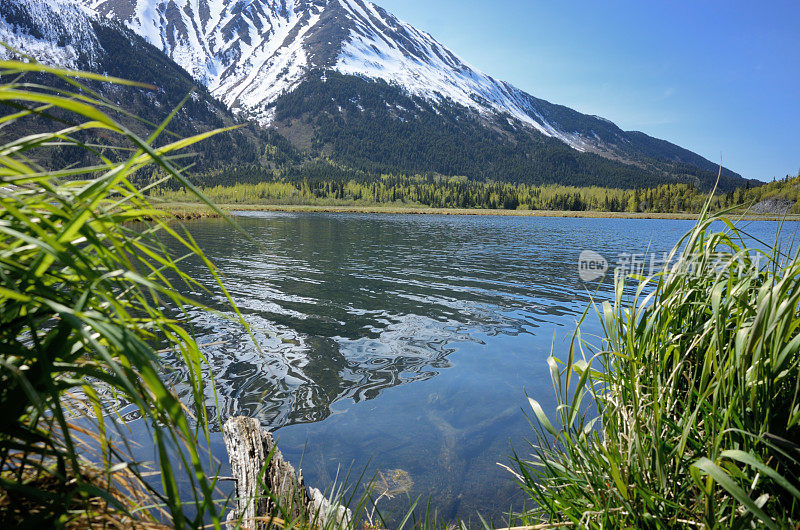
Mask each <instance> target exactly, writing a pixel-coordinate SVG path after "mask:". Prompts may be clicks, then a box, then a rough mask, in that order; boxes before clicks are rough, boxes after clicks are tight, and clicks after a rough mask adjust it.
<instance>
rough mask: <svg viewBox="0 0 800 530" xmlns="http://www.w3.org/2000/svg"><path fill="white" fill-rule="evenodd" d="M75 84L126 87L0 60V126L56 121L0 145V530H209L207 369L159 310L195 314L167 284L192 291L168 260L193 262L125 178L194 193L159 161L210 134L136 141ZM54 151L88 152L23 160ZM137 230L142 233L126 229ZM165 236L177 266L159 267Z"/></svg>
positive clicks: (182, 331) (212, 508)
mask: <svg viewBox="0 0 800 530" xmlns="http://www.w3.org/2000/svg"><path fill="white" fill-rule="evenodd" d="M26 73H27V74H28V75H30V74H35V75H37V79H41V78H42V77H43V76H45V75H51V76H52V78H53V80H54V81H57V82H58V83H59V86H71V87H73V88H74V90H73V91H68V90H64V89H60V90H57V89H54V88H51V87H49V86H45V85H42V84H35V83H31V82H26V78H25V74H26ZM81 78H82V79H92V80H94V81H102V82H109V83H120V84H128V85H131V83H129V82H126V81H123V80H119V79H111V78H107V77H103V76H98V75H95V74H89V73H79V72H68V71H63V70H58V69H54V68H48V67H44V66H42V65H39V64H35V63H32V62H14V61H6V62H0V80H1V81H0V103H2V104H4V105H5V106H7V107H11V108H12V109H14V110H12V111H11V113H6V114H4V115H3V116H2V117H0V127H3V126H7V125H9V124H11V123H13V122H15V121H17V120H25V119H50V118H51V117H53V116H56V117H57V119H56V120H52V121H51V123H53V127H54V128H57V130H54V131H53V132H49V133H42V134H32V135H28V136H24V137H19V138H13V139H5V140H4V142H3V144H2V145H1V146H0V350H1V351H2V353H0V472H1V473H0V490H1V491H0V493H2V495H1V496H2V497H3V502H0V526H3V527H10V526H16V525H22V526H25V527H30V528H36V527H49V526H63V525H70V524H71V525H75V524H89V523H90V522H92V521H94V522H95V523H97V524H102V522H103V520H104V518H109V517H111V514H116V515H115V517H116V518H117V519H116V520H117V521H118V522H119V521H127V523H125V524H133V521H136V522H137V524H139V525H141V524H145V523H147V522H149V523H150V524H156V522H157V521H163V520H168V521H169V522H170V524H172V525H174V526H176V527H187V526H192V527H199V526H201V525H202V524H204V523H206V522H210V523H211V524H212V525H214V526H217V527H219V525H220V509H219V508H218V506H217V505H216V504H215V495H216V497H217V500H218V497H219V493H218V492H216V490H215V482H216V478H215V470H214V468H213V466H212V464H211V462H209V461H206V460H205V458H204V457H203V456H202V455H201V453H200V450H199V449H198V447H199V446H200V445H202V443H201V442H202V441H204V440H206V441H207V437H208V433H209V430H208V423H207V421H206V408H205V403H204V396H205V395H206V394H205V386H206V384H207V383H205V382H204V373H203V367H204V364H205V359H204V357H203V353H202V352H201V351H200V348H199V347H198V345H197V343H196V342H195V340H194V338H193V337H192V336H191V334H190V332H189V331H188V330H187V329H186V328H185V327H184V326H183V325H182V324H181V322H179V321H177V320H174V319H173V318H170V317H168V316H167V314H166V311H167V310H168V308H169V310H171V311H173V313H174V312H175V311H177V312H178V314H179V312H180V311H181V309H182V308H183V307H185V306H189V305H195V304H194V302H192V301H191V300H188V299H186V298H184V297H183V296H182V295H181V294H179V293H180V292H181V291H186V289H181V288H176V286H175V285H173V282H180V283H181V284H195V282H194V280H193V279H192V278H190V277H189V276H187V275H186V274H184V273H183V272H182V271H181V269H180V267H179V262H180V260H181V259H183V258H184V257H187V256H195V257H199V258H201V259H203V260H205V258H204V257H203V253H202V251H201V250H200V249H199V248H198V247H197V246H196V245H195V243H194V241H193V240H192V239H191V237H190V236H189V235H188V233H181V232H179V231H178V230H177V229H176V226H175V225H174V224H171V223H170V222H169V220H170V219H171V216H168V215H167V214H165V213H163V212H161V211H159V210H156V209H154V208H152V207H151V206H150V205H149V203H148V201H147V200H146V198H145V196H144V195H143V193H145V192H146V190H140V189H136V188H135V187H134V186H133V185H132V184H131V182H130V180H129V178H130V177H131V176H132V175H133V174H134V173H135V172H136V171H137V170H139V169H141V168H143V167H144V166H147V165H151V164H156V165H158V166H160V168H161V170H162V171H163V172H164V174H165V175H167V176H166V177H165V178H170V179H176V180H177V181H178V182H179V183H180V184H181V185H182V186H184V188H185V189H190V190H191V189H194V188H193V187H192V185H191V183H189V182H188V181H187V180H186V179H185V178H184V177H183V175H182V174H181V171H180V170H179V169H178V168H177V167H176V166H175V165H173V161H172V159H171V158H170V157H171V156H172V154H173V153H175V152H177V151H179V150H181V149H183V148H185V147H187V146H190V145H192V144H194V143H196V142H198V141H200V140H203V139H204V138H207V137H209V136H211V135H213V134H217V133H218V132H220V131H211V132H207V133H204V134H200V135H197V136H195V137H192V138H187V139H182V140H178V141H174V142H171V143H161V144H160V146H159V147H155V145H156V141H157V140H159V136H160V135H161V133H162V132H163V131H164V130H165V128H166V126H167V125H168V121H169V119H168V120H167V122H165V123H164V124H162V125H161V126H160V127H158V128H156V130H155V131H154V132H153V134H152V135H151V136H150V137H149V138H147V139H143V138H140V137H138V136H137V135H135V134H133V133H132V132H131V131H130V130H129V129H128V128H126V127H125V126H124V125H123V124H122V123H121V122H119V121H117V120H116V119H115V118H113V117H112V116H113V115H115V114H117V115H122V114H124V113H122V112H121V111H119V109H116V108H115V107H114V106H113V105H111V104H110V102H108V101H106V100H104V99H103V98H101V97H100V96H99V95H97V94H95V93H93V92H92V90H91V89H89V88H88V87H87V86H85V85H82V84H81V83H80V82H79V81H78V79H81ZM55 84H56V83H55V82H54V83H53V86H55ZM141 88H143V89H146V88H147V87H144V86H142V87H141ZM175 112H177V109H176V111H175ZM174 114H175V113H174V112H173V114H172V115H170V118H171V117H172V116H174ZM1 130H2V129H0V131H1ZM86 138H95V139H96V138H109V139H110V140H109V145H97V144H88V143H86V142H87V140H86ZM64 146H72V147H74V148H77V149H86V150H88V151H90V152H91V153H92V154H93V159H94V163H93V165H91V166H87V167H67V168H60V169H55V170H54V169H44V168H42V167H40V166H39V165H38V164H37V163H36V162H35V161H34V159H32V158H31V157H30V156H29V155H30V153H32V152H35V153H37V154H41V153H46V150H47V149H50V148H63V147H64ZM198 199H199V200H204V198H203V197H202V196H201V195H200V194H198ZM204 202H206V203H207V204H208V206H209V207H210V208H212V209H215V207H214V206H212V205H211V204H210V203H208V201H204ZM145 218H146V219H149V221H148V222H147V223H146V225H145V226H144V228H143V229H142V227H141V226H137V227H133V226H132V225H131V223H130V221H135V220H141V219H145ZM167 240H172V243H173V244H175V243H177V245H178V246H179V247H180V248H182V249H183V251H184V252H185V255H184V256H174V255H171V254H170V253H169V252H168V251H167V248H166V246H165V241H167ZM205 263H206V264H207V265H208V268H209V270H211V271H212V273H213V274H214V276H215V277H216V278H217V279H219V277H218V276H217V274H216V271H215V269H214V267H213V266H212V265H211V264H210V263H209V262H208V260H205ZM218 287H219V288H220V289H221V290H222V291H223V292H224V288H223V287H222V284H221V282H220V283H219V285H218ZM165 344H166V346H168V347H171V348H175V349H177V350H178V351H180V353H181V357H182V359H183V361H184V363H185V365H186V368H188V374H189V380H188V381H186V383H187V384H188V385H189V387H190V388H191V395H192V400H191V405H190V406H186V405H185V404H182V403H181V401H180V400H179V399H178V397H177V396H176V395H175V393H174V392H173V391H172V389H171V388H169V387H168V386H167V385H166V384H165V383H164V381H163V379H162V375H163V371H162V367H161V366H160V365H159V361H158V356H157V353H156V349H155V348H156V345H158V346H160V347H164V345H165ZM120 402H122V403H128V404H129V407H130V408H132V409H135V410H137V411H138V413H139V414H141V416H142V417H143V418H144V421H145V422H147V425H148V426H149V429H150V433H151V434H152V443H153V446H154V452H155V453H156V454H157V459H156V460H157V461H156V464H155V465H156V469H155V470H154V471H155V472H156V474H157V475H158V476H160V478H161V487H160V488H154V487H151V486H149V485H148V482H147V481H146V480H144V476H143V473H144V472H146V471H148V470H147V469H146V468H144V467H143V466H141V465H137V464H136V463H134V461H133V458H132V456H131V447H130V446H129V445H128V442H127V441H126V435H128V436H129V433H128V432H127V428H126V427H125V424H124V422H123V421H122V419H121V418H120V417H119V411H118V410H116V408H115V404H117V403H120ZM112 440H116V442H113V441H112ZM150 471H153V470H150ZM179 483H181V484H182V487H179ZM187 491H189V492H190V494H189V496H188V498H185V497H182V496H181V492H184V493H185V492H187ZM144 503H147V504H146V505H145V504H144ZM187 504H190V505H191V510H189V511H187V510H186V509H185V506H186V505H187ZM148 505H149V507H148Z"/></svg>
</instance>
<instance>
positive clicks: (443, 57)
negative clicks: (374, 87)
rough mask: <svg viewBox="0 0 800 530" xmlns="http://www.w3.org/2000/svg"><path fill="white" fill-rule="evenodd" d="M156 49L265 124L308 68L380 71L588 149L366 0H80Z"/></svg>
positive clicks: (589, 142) (530, 101) (373, 74)
mask: <svg viewBox="0 0 800 530" xmlns="http://www.w3.org/2000/svg"><path fill="white" fill-rule="evenodd" d="M81 1H83V2H84V4H85V5H87V6H88V7H91V8H92V9H95V10H97V11H98V12H99V13H101V14H102V15H104V16H107V17H111V18H116V19H119V20H121V21H123V22H124V23H125V24H126V25H127V26H128V27H129V28H131V29H132V30H134V31H136V32H137V33H139V34H140V35H142V36H143V37H144V38H146V39H147V40H148V41H149V42H150V43H151V44H154V45H155V46H157V47H159V48H160V49H162V50H163V51H164V52H165V53H166V54H167V55H169V56H170V57H171V58H172V59H173V60H175V62H177V63H178V64H180V65H181V66H182V67H183V68H185V69H186V70H187V71H188V72H189V73H191V74H192V75H193V76H194V77H195V78H196V79H197V80H198V81H200V82H201V83H203V84H204V85H206V86H207V87H208V89H209V90H210V91H211V93H212V94H213V95H214V96H216V97H217V98H219V99H221V100H222V101H223V102H225V103H226V104H227V105H228V106H229V107H230V108H232V109H233V110H235V111H238V112H243V113H245V114H247V115H249V116H251V117H254V118H256V119H258V120H259V121H260V122H261V123H263V124H268V123H269V122H270V120H271V118H272V113H271V108H272V106H273V104H274V102H275V101H276V100H277V98H278V97H280V95H281V94H283V93H286V92H288V91H291V90H293V89H294V88H296V87H297V85H298V84H299V83H300V82H302V80H303V79H304V76H305V75H306V73H307V72H308V71H309V70H311V69H313V68H325V69H334V70H338V71H339V72H341V73H344V74H351V75H359V76H363V77H368V78H373V79H383V80H386V81H388V82H390V83H396V84H398V85H400V86H402V87H403V88H404V89H405V90H406V91H408V92H409V93H412V94H415V95H418V96H422V97H425V98H427V99H430V100H435V101H444V100H450V101H452V102H455V103H458V104H461V105H464V106H466V107H470V108H472V109H474V110H476V111H477V112H480V113H483V114H498V113H500V114H507V115H509V116H510V117H512V118H515V119H517V120H520V121H521V122H523V123H525V124H527V125H528V126H531V127H533V128H535V129H537V130H538V131H539V132H541V133H543V134H545V135H547V136H553V137H556V138H559V139H561V140H563V141H564V142H566V143H568V144H569V145H571V146H572V147H574V148H576V149H578V150H581V151H583V150H587V149H592V147H593V144H595V143H597V142H596V139H595V138H594V136H593V135H590V134H579V133H577V132H575V131H566V130H563V129H562V128H559V127H558V125H556V124H553V123H551V122H550V121H548V120H547V119H546V118H545V117H543V115H542V112H541V110H540V109H539V108H537V107H538V105H537V100H535V98H532V97H531V96H529V95H528V94H525V93H524V92H522V91H520V90H518V89H516V88H514V87H513V86H511V85H509V84H507V83H503V82H500V81H497V80H495V79H493V78H492V77H490V76H488V75H487V74H484V73H483V72H480V71H478V70H476V69H474V68H472V67H470V66H469V65H468V64H467V63H465V62H464V61H462V60H461V59H460V58H459V57H457V56H456V55H455V54H453V53H452V52H451V51H449V50H448V49H447V48H445V47H444V46H443V45H442V44H440V43H439V42H437V41H436V39H434V38H433V37H432V36H431V35H429V34H428V33H425V32H422V31H419V30H417V29H416V28H414V27H413V26H411V25H409V24H407V23H405V22H402V21H400V20H398V19H397V18H396V17H394V16H393V15H391V14H389V13H387V12H386V11H385V10H383V9H382V8H380V7H378V6H376V5H375V4H372V3H371V2H367V1H365V0H236V1H227V0H81Z"/></svg>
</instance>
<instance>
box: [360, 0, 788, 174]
mask: <svg viewBox="0 0 800 530" xmlns="http://www.w3.org/2000/svg"><path fill="white" fill-rule="evenodd" d="M375 1H376V3H378V4H379V5H381V6H382V7H384V8H385V9H387V10H388V11H390V12H392V13H394V14H395V15H397V16H398V17H399V18H401V19H403V20H405V21H407V22H410V23H411V24H413V25H414V26H416V27H418V28H420V29H423V30H426V31H428V32H430V33H431V34H432V35H433V36H434V37H436V38H437V39H438V40H439V41H440V42H442V43H443V44H444V45H446V46H447V47H449V48H450V49H451V50H452V51H454V52H455V53H456V54H458V55H459V56H461V58H462V59H464V60H465V61H466V62H468V63H470V64H471V65H472V66H474V67H477V68H478V69H480V70H483V71H485V72H487V73H489V74H491V75H492V76H494V77H496V78H498V79H502V80H505V81H509V82H511V83H512V84H514V85H516V86H517V87H519V88H521V89H523V90H525V91H527V92H530V93H531V94H533V95H534V96H537V97H540V98H544V99H546V100H548V101H551V102H553V103H559V104H562V105H567V106H569V107H572V108H574V109H576V110H579V111H581V112H585V113H587V114H597V115H600V116H603V117H605V118H608V119H610V120H612V121H614V122H615V123H616V124H617V125H619V126H620V127H622V128H623V129H625V130H640V131H643V132H646V133H648V134H650V135H652V136H656V137H659V138H663V139H665V140H669V141H671V142H674V143H677V144H678V145H681V146H683V147H686V148H688V149H691V150H692V151H695V152H697V153H700V154H701V155H703V156H705V157H706V158H708V159H709V160H712V161H714V162H719V160H720V158H722V160H723V162H724V164H725V165H726V166H727V167H729V168H731V169H733V170H734V171H737V172H739V173H741V174H742V175H743V176H746V177H750V178H758V179H761V180H772V177H774V176H777V177H782V176H784V175H786V174H791V175H796V174H797V172H798V169H800V136H799V135H798V132H799V131H800V0H768V1H765V2H764V1H756V0H753V1H749V2H746V1H741V0H727V1H722V0H693V1H688V0H673V1H666V0H644V1H643V0H638V1H633V0H630V1H627V0H626V1H623V0H610V1H597V0H594V1H589V0H586V1H578V0H572V1H570V0H567V1H540V0H527V1H526V0H491V1H487V0H375Z"/></svg>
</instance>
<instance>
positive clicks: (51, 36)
mask: <svg viewBox="0 0 800 530" xmlns="http://www.w3.org/2000/svg"><path fill="white" fill-rule="evenodd" d="M92 16H93V14H92V13H91V12H87V10H86V9H85V8H83V7H82V6H80V5H78V4H74V3H70V2H66V3H65V2H63V1H59V0H0V42H4V43H6V44H7V45H9V46H11V47H12V48H14V49H16V50H22V51H24V52H26V53H28V54H30V55H34V56H35V57H37V58H39V60H41V61H43V62H46V63H48V64H54V65H59V66H65V67H73V68H74V67H77V65H78V61H79V59H80V58H81V57H84V58H88V59H89V63H90V64H91V58H92V57H96V56H97V54H98V52H99V51H100V49H101V47H100V44H99V43H98V41H97V38H96V36H95V34H94V28H93V27H92V23H91V20H92V18H91V17H92ZM12 55H13V53H12V52H11V51H9V50H8V49H7V48H4V47H0V59H10V58H11V57H12Z"/></svg>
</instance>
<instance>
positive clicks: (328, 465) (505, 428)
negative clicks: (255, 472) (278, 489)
mask: <svg viewBox="0 0 800 530" xmlns="http://www.w3.org/2000/svg"><path fill="white" fill-rule="evenodd" d="M237 221H238V223H239V224H240V225H241V227H242V228H243V229H244V231H245V232H246V233H247V236H245V235H243V234H241V233H240V232H237V231H236V230H235V229H233V228H232V227H230V226H229V225H228V224H226V223H225V222H224V221H222V220H213V219H212V220H203V221H196V222H192V223H190V224H188V225H187V226H188V227H189V229H190V230H191V233H192V235H193V236H194V237H195V238H196V240H197V241H198V243H199V244H200V246H201V247H202V248H203V249H204V250H205V252H206V253H207V254H208V256H209V257H210V258H211V259H212V261H214V263H216V265H217V266H218V267H219V268H220V270H221V271H222V273H223V275H224V281H225V284H226V286H227V287H228V289H229V290H230V292H231V294H232V295H233V297H234V298H235V300H236V302H237V304H238V305H239V307H240V308H241V310H242V312H243V314H244V316H245V318H246V320H247V321H248V322H249V323H250V325H251V326H252V331H253V334H254V336H255V338H256V340H257V343H258V345H259V347H256V346H255V345H254V344H253V342H252V340H251V339H250V338H249V337H248V335H247V333H246V332H245V331H244V330H243V329H242V327H241V326H239V325H238V324H237V323H235V322H234V321H232V320H227V319H226V318H224V316H221V315H214V314H209V313H202V312H195V313H192V314H191V317H192V324H193V326H194V327H195V332H196V333H197V335H198V336H199V342H200V343H206V344H207V343H214V344H217V345H215V346H210V347H208V348H207V349H206V350H207V352H208V355H209V360H210V363H211V365H212V366H213V375H214V378H215V380H216V384H217V391H218V396H217V399H215V398H214V396H213V395H209V396H208V400H207V403H208V406H209V408H210V409H211V410H212V413H214V414H221V415H222V417H223V418H227V417H229V416H231V415H249V416H254V417H257V418H259V419H260V420H261V422H262V424H263V425H264V426H265V427H267V428H269V429H271V430H274V431H276V436H277V438H278V441H279V446H280V448H281V450H282V451H283V453H284V455H285V456H286V457H287V458H288V459H289V460H290V461H291V462H293V463H294V464H295V465H296V466H297V465H300V464H301V463H302V466H301V467H302V469H303V473H304V476H305V478H306V482H307V483H308V484H311V485H314V486H317V487H320V488H322V489H324V488H326V487H329V486H330V485H331V484H332V483H333V482H334V481H335V480H336V479H337V476H338V477H339V479H341V478H342V476H343V475H344V474H346V473H347V470H348V468H351V469H352V473H351V474H352V475H353V476H352V477H351V481H350V482H351V483H354V482H355V480H356V479H357V478H358V476H359V475H361V473H362V472H364V471H365V476H366V477H368V478H371V477H373V476H377V477H378V479H379V480H380V478H381V477H388V476H389V475H390V474H391V472H392V470H397V469H400V470H403V471H404V472H406V473H407V474H408V477H409V478H410V480H411V481H413V486H412V487H411V488H410V490H409V491H408V492H407V493H404V494H399V495H397V496H396V497H395V498H394V499H388V500H386V499H385V500H383V501H381V505H380V507H381V509H383V510H387V511H389V512H392V511H394V512H397V511H398V510H400V509H402V508H404V507H407V506H408V504H409V501H408V497H411V498H417V497H418V496H421V497H422V498H423V502H424V501H425V500H427V499H428V498H429V497H430V498H431V499H432V507H433V508H435V509H436V510H437V511H438V513H439V514H440V515H441V516H443V517H445V518H447V519H453V518H455V517H460V518H472V519H473V520H475V514H476V513H477V512H480V513H481V514H483V515H484V516H487V517H492V518H495V519H496V520H497V521H500V520H501V518H502V514H503V513H507V511H508V510H509V508H512V507H514V508H520V507H521V506H522V502H523V498H522V496H521V495H520V493H519V492H518V490H517V487H516V485H515V484H514V481H513V477H512V476H511V475H510V473H509V472H508V471H506V470H504V469H502V468H501V467H500V466H499V465H498V463H503V464H509V463H510V462H509V456H510V455H511V454H512V447H513V448H514V449H515V450H517V451H518V452H519V453H520V454H522V455H524V454H525V453H526V441H525V438H526V436H529V435H530V434H531V428H530V425H529V424H528V420H527V419H526V416H525V414H524V412H525V411H527V410H528V407H527V404H526V403H527V400H526V398H525V394H526V393H527V394H528V395H530V396H531V397H534V398H535V399H537V400H539V401H540V402H541V403H542V404H543V406H544V407H545V409H546V410H552V407H553V399H552V395H553V389H552V385H551V383H550V378H549V374H548V370H547V366H546V364H545V360H546V358H547V357H548V355H549V354H550V352H551V348H552V349H554V351H555V353H556V354H561V355H563V354H564V352H565V351H566V349H567V341H568V339H569V337H570V334H571V332H572V331H573V329H574V327H575V323H576V320H577V319H578V318H580V316H581V314H582V312H583V311H584V309H585V308H586V306H587V304H588V302H589V299H590V290H591V293H594V291H595V289H598V284H596V283H595V284H591V285H588V284H584V283H583V282H582V281H581V280H580V278H579V276H578V268H577V267H578V265H577V264H578V256H579V254H580V253H581V251H582V250H594V251H597V252H599V253H600V254H602V255H603V256H605V257H607V258H609V261H611V262H612V264H613V262H615V261H619V259H620V258H618V256H620V255H622V254H638V253H642V254H643V253H645V252H648V253H650V254H656V255H658V254H659V253H662V252H664V251H667V250H669V249H670V248H671V247H672V246H673V245H674V244H675V243H676V242H677V241H678V240H679V238H680V237H681V236H682V235H683V234H684V233H685V232H686V231H687V230H689V229H690V228H691V226H692V224H693V223H692V222H689V221H670V220H641V219H639V220H626V219H562V218H534V217H495V216H427V215H423V216H403V215H351V214H276V213H268V214H267V213H264V214H241V215H240V216H237ZM796 228H797V226H796V225H791V226H786V227H784V237H787V236H789V235H792V234H793V233H794V230H796ZM747 229H748V230H749V231H750V232H752V233H753V234H754V235H757V236H759V237H761V238H763V239H765V240H767V241H772V240H774V237H775V229H776V223H768V222H760V223H748V224H747ZM188 271H189V272H190V273H193V274H195V275H196V276H198V277H200V278H202V279H203V280H204V281H205V282H206V283H209V282H210V281H211V279H210V277H209V276H208V274H207V273H206V272H203V270H202V268H201V267H199V266H197V265H189V266H188ZM608 284H609V281H608V278H607V280H606V283H605V285H601V286H600V287H599V290H598V291H597V295H596V296H597V297H598V298H600V299H603V298H607V297H608V296H609V288H608ZM191 294H193V295H194V296H195V297H197V298H199V299H200V300H201V301H203V302H205V303H208V304H211V305H213V306H215V307H219V308H224V307H225V306H224V303H223V300H221V299H220V298H219V297H216V296H215V297H210V296H209V295H208V294H206V293H202V292H194V293H191ZM228 316H230V312H228ZM598 332H599V327H598V325H597V323H596V319H595V318H593V317H592V315H590V317H589V319H588V320H587V323H586V325H585V327H584V333H598ZM173 377H174V381H175V382H176V383H177V384H179V383H180V380H181V374H180V372H177V373H175V374H174V375H173ZM217 404H218V406H217ZM132 419H133V418H132ZM212 441H213V444H212V450H213V451H214V452H215V454H217V456H218V457H219V458H220V460H222V461H223V462H224V461H226V459H227V457H226V455H225V452H224V446H223V444H222V442H221V437H220V435H219V434H218V433H215V435H214V438H213V440H212ZM387 480H388V479H387Z"/></svg>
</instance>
